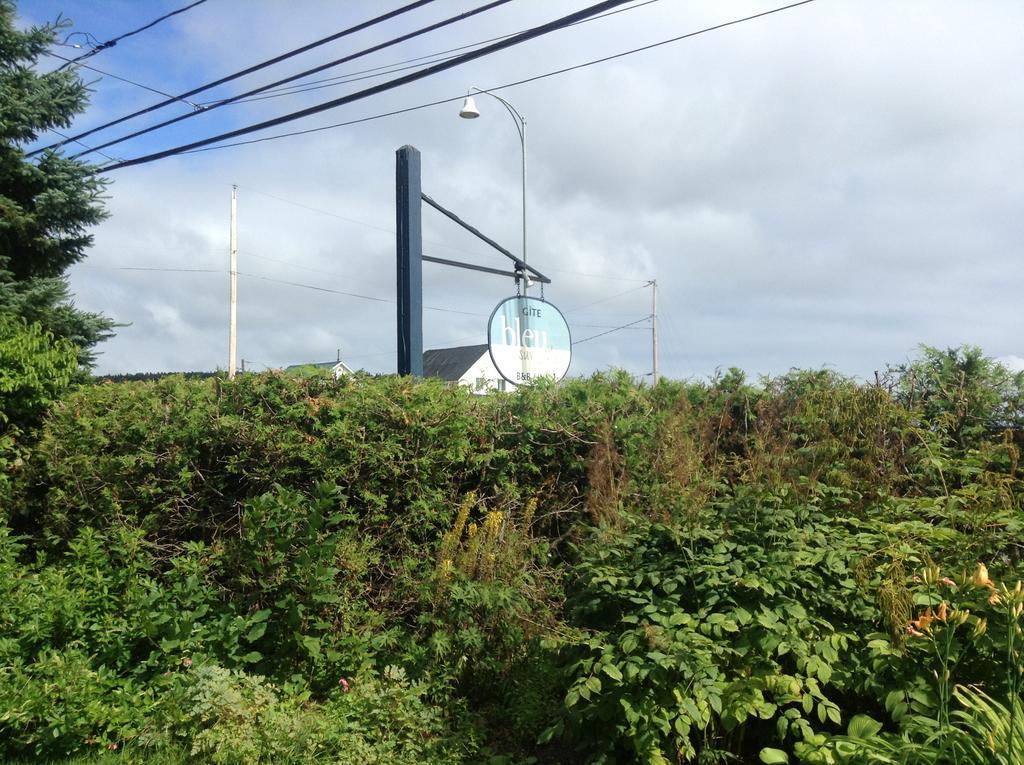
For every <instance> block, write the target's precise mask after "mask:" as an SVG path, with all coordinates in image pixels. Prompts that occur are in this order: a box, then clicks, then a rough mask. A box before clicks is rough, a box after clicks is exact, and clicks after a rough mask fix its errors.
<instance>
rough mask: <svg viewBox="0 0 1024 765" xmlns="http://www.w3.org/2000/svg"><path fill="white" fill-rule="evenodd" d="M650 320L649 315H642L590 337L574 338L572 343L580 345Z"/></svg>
mask: <svg viewBox="0 0 1024 765" xmlns="http://www.w3.org/2000/svg"><path fill="white" fill-rule="evenodd" d="M650 320H651V317H650V316H644V317H643V318H642V319H637V320H636V321H631V322H630V323H629V324H623V325H622V326H621V327H615V328H613V329H609V330H608V331H607V332H598V333H597V334H596V335H591V336H590V337H585V338H583V339H582V340H576V341H575V342H574V343H573V345H580V344H582V343H586V342H588V341H590V340H596V339H597V338H599V337H604V336H605V335H610V334H611V333H612V332H618V331H619V330H620V329H628V328H629V327H632V326H633V325H634V324H639V323H640V322H642V321H650Z"/></svg>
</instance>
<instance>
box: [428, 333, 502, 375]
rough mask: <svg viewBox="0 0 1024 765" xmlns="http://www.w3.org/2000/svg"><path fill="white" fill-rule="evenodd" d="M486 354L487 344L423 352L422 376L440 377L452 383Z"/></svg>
mask: <svg viewBox="0 0 1024 765" xmlns="http://www.w3.org/2000/svg"><path fill="white" fill-rule="evenodd" d="M485 353H487V343H483V344H481V345H461V346H459V347H458V348H435V349H434V350H432V351H424V352H423V376H424V377H440V378H441V379H442V380H449V381H452V382H454V381H455V380H458V379H459V378H460V377H462V375H464V374H465V373H466V371H467V370H468V369H469V368H470V367H471V366H473V365H474V364H475V363H476V362H477V360H478V359H479V358H480V357H481V356H483V355H484V354H485Z"/></svg>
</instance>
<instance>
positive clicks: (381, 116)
mask: <svg viewBox="0 0 1024 765" xmlns="http://www.w3.org/2000/svg"><path fill="white" fill-rule="evenodd" d="M814 1H815V0H801V2H797V3H791V4H790V5H783V6H780V7H778V8H773V9H771V10H768V11H764V12H763V13H757V14H754V15H753V16H745V17H743V18H741V19H734V20H732V21H726V22H724V23H722V24H716V25H715V26H711V27H705V28H704V29H699V30H697V31H695V32H688V33H686V34H683V35H679V36H677V37H671V38H669V39H667V40H661V41H659V42H656V43H651V44H650V45H644V46H641V47H639V48H633V49H631V50H627V51H622V52H621V53H615V54H612V55H610V56H604V57H602V58H596V59H593V60H591V61H584V62H583V63H581V64H574V65H573V66H567V67H563V68H562V69H555V70H553V71H550V72H545V73H544V74H538V75H534V76H532V77H527V78H525V79H522V80H515V81H513V82H506V83H504V84H503V85H494V86H491V87H489V88H482V90H486V91H487V92H493V91H498V90H504V89H506V88H514V87H516V86H519V85H526V84H528V83H531V82H536V81H538V80H544V79H547V78H548V77H556V76H558V75H560V74H566V73H568V72H573V71H575V70H577V69H584V68H586V67H588V66H594V65H596V64H603V63H605V62H607V61H613V60H615V59H618V58H623V57H625V56H630V55H632V54H634V53H641V52H643V51H647V50H651V49H653V48H658V47H660V46H662V45H668V44H670V43H674V42H679V41H680V40H685V39H687V38H689V37H695V36H697V35H701V34H704V33H706V32H713V31H715V30H718V29H722V28H723V27H728V26H732V25H734V24H740V23H742V22H745V21H751V20H753V19H758V18H761V17H762V16H768V15H770V14H773V13H779V12H781V11H786V10H789V9H791V8H796V7H797V6H800V5H807V4H808V3H813V2H814ZM465 97H466V96H465V94H464V93H463V94H461V95H458V96H451V97H449V98H439V99H437V100H436V101H428V102H426V103H422V104H417V105H416V106H407V107H405V108H402V109H394V110H392V111H388V112H381V113H379V114H372V115H370V116H369V117H357V118H356V119H351V120H346V121H345V122H336V123H334V124H331V125H321V126H320V127H315V128H306V129H304V130H292V131H289V132H287V133H277V134H276V135H268V136H263V137H262V138H251V139H249V140H247V141H234V142H232V143H225V144H221V145H219V146H204V147H201V148H195V149H189V150H187V151H181V152H179V153H181V154H198V153H200V152H204V151H216V150H218V149H229V148H233V147H235V146H249V145H251V144H256V143H263V142H264V141H276V140H278V139H280V138H293V137H295V136H300V135H308V134H310V133H319V132H322V131H324V130H334V129H336V128H340V127H348V126H350V125H359V124H362V123H364V122H372V121H374V120H379V119H384V118H385V117H394V116H397V115H399V114H408V113H409V112H415V111H420V110H421V109H429V108H430V107H432V106H441V105H442V104H450V103H454V102H456V101H461V100H462V99H463V98H465ZM108 169H112V166H110V165H107V166H104V167H101V168H98V169H97V170H96V172H99V173H102V172H105V171H106V170H108Z"/></svg>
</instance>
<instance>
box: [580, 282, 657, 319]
mask: <svg viewBox="0 0 1024 765" xmlns="http://www.w3.org/2000/svg"><path fill="white" fill-rule="evenodd" d="M646 286H647V284H646V283H644V284H642V285H640V286H639V287H630V288H629V289H628V290H623V291H622V292H616V293H615V294H614V295H609V296H608V297H603V298H601V299H600V300H593V301H591V302H589V303H584V304H583V305H578V306H576V307H574V308H570V309H569V310H567V311H566V312H565V313H573V312H575V311H579V310H581V309H583V308H589V307H590V306H592V305H597V304H598V303H607V302H608V301H609V300H614V299H615V298H617V297H622V296H623V295H628V294H629V293H630V292H636V291H637V290H642V289H644V288H645V287H646Z"/></svg>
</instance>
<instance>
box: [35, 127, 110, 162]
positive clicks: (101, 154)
mask: <svg viewBox="0 0 1024 765" xmlns="http://www.w3.org/2000/svg"><path fill="white" fill-rule="evenodd" d="M50 131H51V132H54V133H56V134H57V135H59V136H60V137H61V138H67V136H66V135H64V134H63V133H62V132H60V131H59V130H54V129H53V128H50ZM68 140H69V141H70V140H73V141H74V142H75V143H77V144H78V145H79V146H85V148H87V149H90V147H89V146H88V145H87V144H84V143H82V142H81V141H78V140H75V139H72V138H69V139H68ZM90 151H95V152H96V153H97V154H99V155H100V156H101V157H106V158H107V159H109V160H110V161H111V162H120V161H121V160H120V159H118V158H117V157H112V156H110V155H109V154H104V153H103V152H102V151H99V150H98V149H90Z"/></svg>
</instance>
